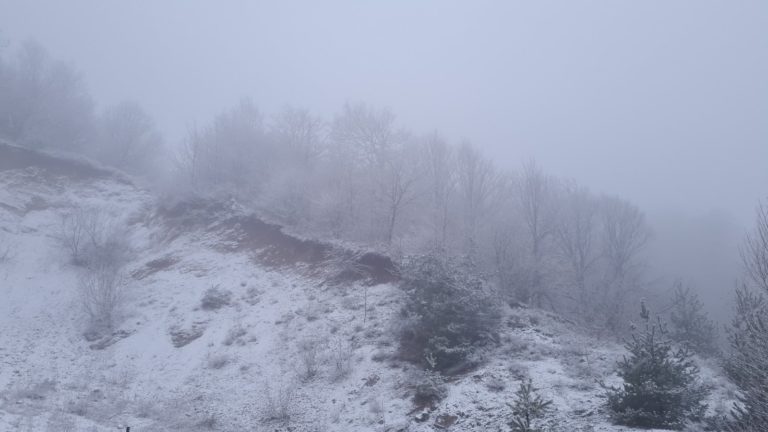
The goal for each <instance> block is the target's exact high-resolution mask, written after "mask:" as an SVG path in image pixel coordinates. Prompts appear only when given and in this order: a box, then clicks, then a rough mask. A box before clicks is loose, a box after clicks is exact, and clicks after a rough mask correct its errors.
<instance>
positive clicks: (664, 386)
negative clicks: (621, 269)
mask: <svg viewBox="0 0 768 432" xmlns="http://www.w3.org/2000/svg"><path fill="white" fill-rule="evenodd" d="M641 318H642V319H643V321H644V323H645V328H644V329H643V330H642V331H641V332H639V333H636V334H633V335H632V340H631V341H629V342H628V343H627V350H628V351H629V353H630V355H629V357H624V358H623V359H622V360H621V361H619V363H618V365H617V366H618V375H619V377H621V378H622V379H623V380H624V383H623V385H622V386H621V387H610V388H609V390H608V408H609V409H610V410H611V417H612V418H613V421H614V422H615V423H617V424H622V425H626V426H636V427H643V428H659V429H664V428H672V429H681V428H683V427H684V426H685V424H686V423H688V422H689V421H691V420H694V421H697V420H701V419H702V417H703V416H704V413H705V411H706V409H707V405H706V404H704V402H703V400H704V398H705V397H706V396H707V394H708V392H709V389H708V388H707V387H705V386H703V385H702V384H701V383H700V379H699V368H698V367H697V366H696V364H695V363H694V362H693V360H692V359H691V354H690V352H689V351H688V350H687V349H686V348H684V347H681V348H677V349H675V348H674V347H673V344H672V342H671V341H670V339H669V338H668V334H667V330H666V328H665V325H664V324H663V323H662V322H661V320H660V319H659V320H657V322H652V321H651V318H650V313H649V312H648V310H647V309H646V308H645V304H642V311H641Z"/></svg>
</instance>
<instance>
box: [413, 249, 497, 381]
mask: <svg viewBox="0 0 768 432" xmlns="http://www.w3.org/2000/svg"><path fill="white" fill-rule="evenodd" d="M400 273H401V276H402V284H401V288H402V289H403V291H404V292H405V293H406V296H407V301H406V304H405V306H404V308H403V311H402V313H403V323H404V324H403V328H402V332H401V334H400V356H401V357H402V358H403V359H405V360H409V361H412V362H414V363H419V364H422V365H423V366H425V367H427V368H429V369H431V370H435V371H438V372H441V373H444V374H451V373H454V372H456V371H459V370H462V369H464V368H466V367H468V366H470V365H471V363H472V354H473V353H474V350H475V349H476V348H477V347H478V346H479V345H482V344H486V343H490V342H492V341H493V340H496V335H495V332H496V327H497V325H498V321H499V314H498V307H497V306H496V302H495V297H494V296H493V295H492V293H491V292H490V291H489V287H488V286H487V285H486V284H485V283H484V282H483V280H482V279H480V278H479V277H478V276H476V272H475V271H474V268H473V267H472V265H471V264H469V263H466V262H457V261H455V260H453V259H450V258H447V257H444V256H439V255H436V254H433V255H424V256H418V257H413V258H411V259H410V260H409V261H408V262H407V263H406V264H405V265H404V266H403V267H402V268H401V272H400Z"/></svg>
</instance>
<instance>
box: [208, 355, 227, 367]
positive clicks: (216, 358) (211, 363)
mask: <svg viewBox="0 0 768 432" xmlns="http://www.w3.org/2000/svg"><path fill="white" fill-rule="evenodd" d="M231 362H232V358H231V357H229V356H228V355H224V354H219V355H213V356H209V357H208V362H207V366H208V369H222V368H223V367H224V366H226V365H228V364H230V363H231Z"/></svg>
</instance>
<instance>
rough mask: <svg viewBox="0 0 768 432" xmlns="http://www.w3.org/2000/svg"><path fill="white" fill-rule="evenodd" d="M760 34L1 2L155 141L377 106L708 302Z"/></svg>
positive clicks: (736, 198)
mask: <svg viewBox="0 0 768 432" xmlns="http://www.w3.org/2000/svg"><path fill="white" fill-rule="evenodd" d="M766 28H768V4H766V3H765V2H763V1H739V2H722V1H676V2H662V1H643V2H613V1H591V2H550V1H537V2H490V1H483V2H458V1H421V2H410V1H399V2H356V1H328V2H326V1H324V2H312V1H307V2H296V1H285V2H282V1H281V2H271V3H267V2H249V1H222V2H212V1H209V2H205V1H163V2H154V1H132V2H118V1H84V0H71V1H66V2H62V1H56V0H51V1H29V0H18V1H13V0H2V1H0V32H1V33H0V34H1V35H2V37H3V39H4V40H5V41H6V42H8V43H9V45H10V46H14V45H15V44H18V43H20V42H22V41H25V40H27V39H35V40H37V41H39V42H40V43H41V44H42V45H43V46H45V47H46V48H47V49H48V50H49V51H50V52H51V53H52V54H53V55H54V56H56V57H58V58H61V59H64V60H65V61H67V62H69V63H71V64H72V65H73V66H74V67H75V68H76V69H77V70H79V71H81V72H82V73H83V75H84V80H85V82H86V83H87V85H88V88H89V90H90V92H91V94H92V95H93V96H94V99H95V100H96V102H97V104H98V105H99V106H105V105H110V104H114V103H117V102H119V101H121V100H135V101H137V102H138V103H140V104H141V105H142V106H143V107H144V108H145V109H146V110H147V112H148V113H149V114H150V115H151V116H152V117H154V119H155V120H156V123H157V125H158V128H159V129H160V131H161V132H162V133H163V134H164V136H165V139H166V142H167V143H168V144H169V145H170V146H177V145H179V143H180V142H181V141H182V139H183V138H184V137H185V135H186V133H187V131H188V130H189V129H190V128H191V127H192V126H193V125H199V124H205V123H207V122H208V121H209V120H210V119H211V118H213V117H214V116H215V115H216V114H217V113H219V112H221V111H223V110H226V109H228V108H230V107H231V106H234V105H235V104H236V103H237V102H238V101H239V100H240V99H241V98H242V97H244V96H248V97H250V98H252V100H253V101H254V103H255V104H256V105H257V107H258V108H259V109H260V110H262V111H263V112H266V113H274V112H277V111H279V110H280V109H281V108H282V107H284V106H286V105H291V106H297V107H306V108H308V109H309V110H310V111H311V112H313V113H315V114H318V115H321V116H323V117H326V118H331V117H332V116H333V115H334V114H335V113H337V112H338V111H339V110H340V109H341V107H342V106H343V105H344V103H346V102H357V101H364V102H366V103H369V104H371V105H373V106H377V107H386V108H388V109H390V110H391V111H392V112H393V113H394V114H395V115H396V116H397V123H398V124H399V125H401V126H403V127H407V128H408V129H410V130H412V131H416V132H418V133H428V132H431V131H433V130H437V131H440V133H441V134H442V135H443V136H444V137H446V138H447V139H448V140H449V141H452V142H454V141H458V140H460V139H468V140H471V141H472V143H473V144H474V145H475V146H477V147H478V148H480V149H481V150H482V151H483V152H484V153H485V154H487V155H488V156H490V158H491V159H492V160H493V161H494V162H495V163H496V164H497V165H498V166H500V167H502V168H511V169H517V168H519V167H520V164H521V163H522V162H524V161H527V160H530V159H532V158H533V159H536V160H537V161H538V163H539V164H540V165H541V166H543V167H544V168H545V170H546V171H547V172H549V173H552V174H555V175H557V176H559V177H563V178H573V179H575V180H576V181H578V182H579V183H580V184H581V185H584V186H587V187H589V188H590V189H591V190H592V191H593V192H596V193H610V194H617V195H621V196H622V197H625V198H627V199H629V200H630V201H632V202H634V203H636V204H637V205H638V206H639V207H640V208H641V209H642V210H644V211H645V212H646V214H647V215H648V218H649V221H650V224H651V226H652V228H653V231H654V233H655V235H654V241H653V242H652V244H651V246H650V248H649V249H650V251H652V253H650V254H649V255H650V260H651V261H652V262H653V263H654V265H655V266H656V268H657V269H658V271H659V273H660V274H659V276H660V277H662V278H663V279H664V280H666V281H667V282H668V281H670V280H671V279H672V278H675V277H682V278H683V279H686V280H691V281H694V282H696V283H697V284H698V285H700V286H701V287H702V289H703V290H704V291H705V292H708V293H711V294H712V298H713V300H711V301H710V304H717V302H719V299H720V298H721V297H722V296H725V297H729V296H730V287H731V282H732V281H733V280H734V279H735V278H736V277H737V276H738V272H739V271H740V269H739V264H738V256H737V251H736V247H737V245H738V244H739V242H740V241H741V237H742V235H743V233H744V232H745V230H746V229H747V228H748V227H749V226H751V224H752V221H753V216H754V208H755V206H756V204H757V202H758V200H759V199H761V198H765V197H766V194H767V193H768V189H766V185H768V122H766V121H765V119H767V118H768V81H766V79H765V77H766V76H768V37H766V30H765V29H766ZM723 284H726V286H725V287H724V286H723ZM723 290H725V291H723ZM714 299H716V300H717V301H715V300H714Z"/></svg>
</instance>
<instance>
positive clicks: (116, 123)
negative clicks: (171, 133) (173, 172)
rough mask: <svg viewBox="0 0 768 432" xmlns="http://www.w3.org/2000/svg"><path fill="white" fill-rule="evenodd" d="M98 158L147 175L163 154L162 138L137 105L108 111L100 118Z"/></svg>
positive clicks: (119, 105) (125, 103) (128, 104)
mask: <svg viewBox="0 0 768 432" xmlns="http://www.w3.org/2000/svg"><path fill="white" fill-rule="evenodd" d="M99 132H100V134H99V137H98V138H99V142H98V143H97V148H96V155H97V157H98V158H99V159H100V160H101V161H103V162H105V163H107V164H109V165H112V166H115V167H117V168H121V169H124V170H126V171H129V172H133V173H146V171H147V170H148V169H150V168H151V164H152V163H153V162H154V160H156V159H157V157H158V156H159V154H160V152H161V147H162V137H161V136H160V132H159V131H158V130H157V128H156V126H155V123H154V120H153V119H152V117H150V116H149V115H148V114H147V113H146V112H145V111H144V110H143V109H142V108H141V106H140V105H139V104H138V103H136V102H128V101H126V102H121V103H119V104H117V105H115V106H112V107H109V108H107V109H106V110H105V111H104V113H103V114H102V115H101V118H100V119H99Z"/></svg>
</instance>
